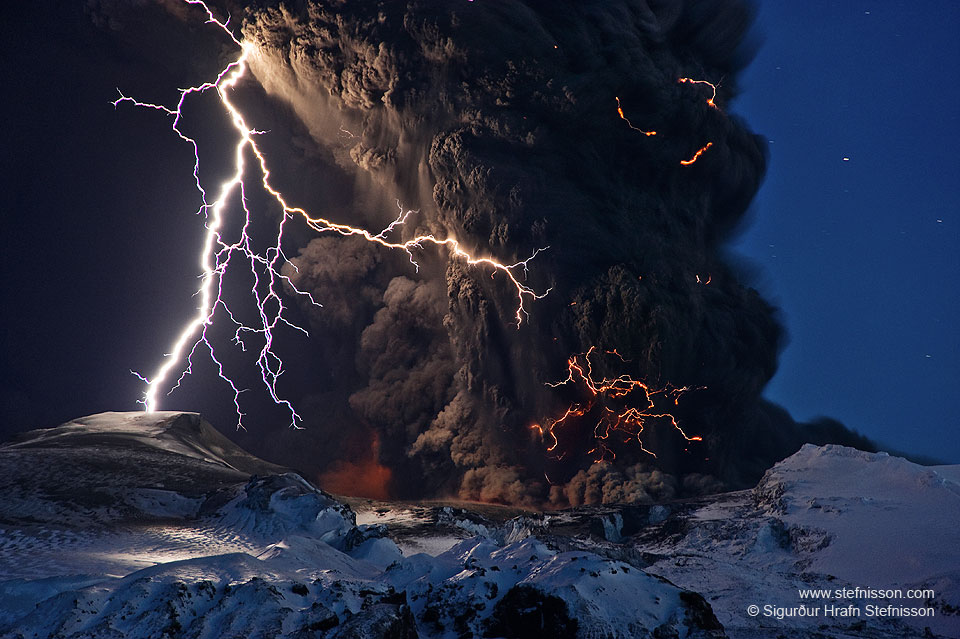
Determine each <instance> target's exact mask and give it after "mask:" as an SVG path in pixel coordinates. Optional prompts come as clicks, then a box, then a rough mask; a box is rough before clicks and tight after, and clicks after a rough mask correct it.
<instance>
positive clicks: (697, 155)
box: [680, 142, 713, 166]
mask: <svg viewBox="0 0 960 639" xmlns="http://www.w3.org/2000/svg"><path fill="white" fill-rule="evenodd" d="M711 146H713V142H707V144H706V146H704V147H702V148H700V149H698V150H697V152H696V153H694V154H693V157H692V158H690V159H689V160H680V164H682V165H683V166H690V165H691V164H693V163H694V162H696V161H697V160H699V159H700V156H701V155H703V152H704V151H706V150H707V149H709V148H710V147H711Z"/></svg>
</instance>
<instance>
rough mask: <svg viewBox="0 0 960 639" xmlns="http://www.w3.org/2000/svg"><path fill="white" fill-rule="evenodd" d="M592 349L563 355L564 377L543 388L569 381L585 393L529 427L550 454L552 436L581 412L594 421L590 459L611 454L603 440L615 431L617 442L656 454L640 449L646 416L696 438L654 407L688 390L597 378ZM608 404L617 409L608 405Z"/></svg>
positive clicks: (553, 444)
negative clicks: (578, 400) (576, 401)
mask: <svg viewBox="0 0 960 639" xmlns="http://www.w3.org/2000/svg"><path fill="white" fill-rule="evenodd" d="M596 350H597V349H596V347H593V346H591V347H590V350H588V351H587V352H586V353H584V354H582V355H574V356H573V357H571V358H569V359H568V360H567V377H566V379H563V380H561V381H559V382H553V383H547V386H550V387H552V388H557V387H559V386H564V385H568V384H570V385H574V386H575V387H577V388H580V389H581V390H582V391H584V392H585V393H586V394H587V395H588V399H587V401H585V402H583V403H579V404H571V405H570V407H569V408H567V410H566V411H565V412H564V414H563V415H561V416H560V417H557V418H556V419H549V420H546V421H545V422H543V424H534V425H533V426H531V429H533V430H535V431H537V432H538V433H539V434H540V436H541V438H542V439H543V441H544V444H545V445H546V449H547V451H548V452H551V453H553V452H554V451H555V450H556V449H557V448H558V446H559V444H560V439H559V438H558V434H562V432H563V430H565V428H567V427H568V424H570V423H571V422H574V421H576V420H578V419H580V418H583V417H586V416H590V417H591V419H595V420H596V421H595V423H594V425H593V441H594V442H595V445H594V447H593V448H592V449H590V450H588V451H586V454H587V455H591V456H593V460H594V461H595V462H600V461H604V460H607V459H608V458H610V459H612V458H615V457H616V454H615V453H614V452H613V449H612V448H611V447H610V446H609V445H607V441H608V440H610V438H611V436H612V435H613V434H615V433H616V434H617V435H618V436H619V439H620V441H622V442H623V443H629V442H634V441H635V442H636V443H637V445H639V447H640V450H642V451H644V452H645V453H648V454H650V455H652V456H654V457H656V454H655V453H653V451H650V450H648V449H647V448H646V447H644V445H643V439H642V437H641V436H642V434H643V430H644V428H645V427H646V425H647V423H648V422H649V421H650V420H652V419H653V420H666V421H668V422H669V423H670V425H671V426H672V427H673V428H675V429H676V430H677V431H678V432H679V433H680V434H681V435H682V436H683V438H684V439H686V440H687V441H701V438H700V437H699V436H688V435H687V434H686V433H685V432H684V430H683V429H682V428H681V427H680V424H679V423H678V422H677V419H676V417H674V416H673V415H672V414H671V413H669V412H665V411H662V410H658V409H657V408H656V405H657V403H658V402H662V401H663V400H665V399H666V400H670V401H672V402H673V404H674V405H675V406H676V405H678V403H679V400H680V397H681V396H682V395H683V394H684V393H686V392H687V391H690V390H691V389H690V388H689V387H683V388H675V387H673V386H667V387H665V388H662V389H652V388H650V387H649V386H648V385H647V384H645V383H644V382H642V381H640V380H636V379H633V378H632V377H630V376H629V375H619V376H617V377H603V378H597V376H596V375H595V374H594V370H593V369H594V364H593V361H592V360H591V356H592V355H594V353H595V351H596ZM606 353H607V354H610V355H616V356H617V357H618V358H619V359H620V360H621V361H624V362H625V361H627V360H624V359H623V357H622V356H621V355H620V353H618V352H617V350H616V349H613V350H609V351H606ZM614 400H616V401H614ZM611 404H612V405H614V406H617V407H616V408H611V406H610V405H611ZM566 452H567V451H561V454H557V453H554V455H555V456H556V457H557V458H558V459H559V458H560V457H562V456H563V455H565V454H566Z"/></svg>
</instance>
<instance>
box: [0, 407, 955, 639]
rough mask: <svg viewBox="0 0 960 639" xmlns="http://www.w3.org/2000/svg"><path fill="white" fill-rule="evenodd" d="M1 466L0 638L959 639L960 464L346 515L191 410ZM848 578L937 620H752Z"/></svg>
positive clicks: (101, 422)
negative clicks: (548, 505) (627, 499)
mask: <svg viewBox="0 0 960 639" xmlns="http://www.w3.org/2000/svg"><path fill="white" fill-rule="evenodd" d="M0 470H2V473H0V485H2V491H3V493H2V494H3V495H4V498H3V500H0V594H2V597H0V637H3V638H7V637H9V638H14V637H16V638H20V637H23V638H27V637H37V638H40V637H70V638H80V637H130V638H133V639H137V638H140V637H144V638H146V637H211V638H213V637H218V638H219V637H297V638H301V637H302V638H306V637H318V638H319V637H324V638H327V637H330V638H333V637H351V638H352V637H370V638H380V637H382V638H387V637H399V638H404V639H406V638H408V637H445V638H446V637H474V636H477V637H479V636H485V637H529V636H542V637H591V638H592V637H624V638H625V637H658V638H665V637H678V638H679V637H768V636H783V637H925V636H926V637H928V636H943V637H956V636H960V632H958V628H960V615H958V612H960V587H958V584H960V537H958V532H957V531H958V528H957V523H960V516H958V515H960V483H958V481H957V479H958V478H960V469H958V468H957V467H940V468H924V467H920V466H916V465H915V464H912V463H910V462H907V461H905V460H902V459H899V458H895V457H889V456H886V455H883V454H878V455H872V454H868V453H862V452H860V451H856V450H853V449H848V448H842V447H832V446H827V447H821V448H817V447H813V446H807V447H805V448H804V449H802V450H801V451H799V452H798V453H797V454H795V455H794V456H792V457H790V458H788V459H787V460H784V461H783V462H781V463H780V464H777V465H776V466H775V467H774V468H772V469H771V470H770V471H768V473H767V474H766V476H765V477H764V478H763V480H762V481H761V482H760V484H759V485H758V486H757V488H756V489H754V490H753V491H741V492H737V493H727V494H724V495H716V496H712V497H707V498H702V499H697V500H687V501H682V502H673V503H667V504H631V505H622V506H609V507H607V506H605V507H598V508H579V509H573V510H569V511H561V512H547V513H518V512H517V511H515V510H509V509H497V508H496V507H485V506H478V507H471V506H468V505H464V504H429V503H428V504H400V503H388V502H372V501H370V500H363V499H350V500H345V501H346V502H347V503H348V504H349V506H348V505H347V503H344V500H338V499H336V498H334V497H333V496H331V495H328V494H326V493H324V492H322V491H321V490H319V489H317V488H316V487H314V486H313V485H312V484H310V483H309V482H308V481H306V480H304V479H303V478H302V477H300V476H299V475H297V474H295V473H292V472H288V471H285V470H284V469H281V468H278V467H275V466H272V465H269V464H267V463H266V462H262V461H261V460H258V459H257V458H255V457H253V456H251V455H249V454H247V453H245V452H244V451H242V450H240V449H239V448H237V447H236V446H234V445H233V444H232V443H230V442H229V440H227V439H226V438H225V437H223V436H222V435H220V434H219V433H217V432H216V430H215V429H213V428H212V427H210V426H209V424H206V422H203V420H202V419H200V417H199V416H197V415H193V414H185V413H154V414H145V413H107V414H102V415H96V416H91V417H88V418H84V419H80V420H75V421H74V422H71V423H69V424H65V425H64V426H60V427H58V428H55V429H48V430H43V431H33V432H31V433H27V434H24V435H23V436H21V437H19V438H18V441H16V442H12V443H8V444H4V445H2V446H0ZM845 586H850V587H851V588H853V587H860V588H874V589H885V590H886V589H897V588H899V589H904V590H906V589H922V590H930V591H933V593H934V595H933V596H932V597H930V598H928V600H924V601H916V600H912V601H906V602H903V601H901V602H900V603H898V604H897V605H901V606H913V607H917V606H921V607H928V608H931V609H933V611H934V613H935V614H934V616H932V617H930V616H925V617H923V618H907V617H903V616H891V615H887V616H873V617H866V616H861V617H859V618H846V617H844V618H840V617H837V616H829V617H825V616H823V615H822V611H821V614H820V615H819V616H818V617H817V618H812V617H809V616H807V617H799V616H795V615H794V616H789V615H779V616H780V617H781V618H777V617H778V615H771V616H767V615H765V614H764V613H763V612H762V611H761V612H760V613H759V614H758V615H756V616H751V615H750V614H749V613H748V612H747V608H748V606H750V605H758V606H760V607H763V606H764V605H765V604H769V605H772V606H775V607H778V608H790V607H797V606H801V605H805V606H808V607H813V606H819V607H820V608H821V609H822V608H823V606H824V605H825V604H826V603H827V602H826V601H824V600H817V601H812V600H804V601H801V597H800V595H799V593H798V590H799V589H800V588H816V589H820V588H823V589H830V590H831V592H832V591H833V590H836V589H839V588H842V587H845ZM834 603H836V602H834ZM843 603H844V605H847V604H851V603H856V604H857V605H860V606H861V608H862V607H863V606H864V605H866V604H867V603H875V604H876V603H882V604H885V605H892V604H894V603H897V602H888V601H886V600H883V601H880V600H878V601H872V602H866V601H846V600H845V601H843Z"/></svg>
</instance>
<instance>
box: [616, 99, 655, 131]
mask: <svg viewBox="0 0 960 639" xmlns="http://www.w3.org/2000/svg"><path fill="white" fill-rule="evenodd" d="M613 99H614V100H616V101H617V114H618V115H619V116H620V119H621V120H623V121H624V122H626V123H627V126H628V127H630V128H631V129H633V130H634V131H639V132H640V133H643V134H644V135H645V136H647V137H651V136H654V135H656V134H657V132H656V131H644V130H643V129H640V128H637V127H635V126H633V123H632V122H630V120H629V119H628V118H627V116H626V115H624V113H623V107H622V106H620V98H618V97H617V96H613Z"/></svg>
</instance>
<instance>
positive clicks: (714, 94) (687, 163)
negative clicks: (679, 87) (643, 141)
mask: <svg viewBox="0 0 960 639" xmlns="http://www.w3.org/2000/svg"><path fill="white" fill-rule="evenodd" d="M677 82H679V83H680V84H703V85H706V86H708V87H710V89H711V90H712V93H711V95H710V97H709V98H707V104H708V105H709V106H710V107H711V108H714V109H716V110H717V111H720V107H718V106H717V103H716V99H717V87H718V86H719V85H717V84H714V83H712V82H708V81H707V80H694V79H693V78H677ZM613 99H614V100H616V101H617V115H619V116H620V119H621V120H623V121H624V122H626V123H627V126H629V127H630V128H631V129H633V130H634V131H639V132H640V133H643V134H644V135H646V136H648V137H649V136H653V135H656V134H657V132H656V131H644V130H643V129H641V128H639V127H636V126H634V125H633V123H632V122H631V121H630V120H629V119H628V118H627V116H626V115H625V114H624V112H623V106H622V105H621V104H620V98H619V97H617V96H614V98H613ZM711 146H713V142H707V143H706V145H704V146H702V147H700V149H698V150H697V152H696V153H694V154H693V156H692V157H690V158H689V159H687V160H680V164H681V165H683V166H690V165H691V164H693V163H694V162H696V161H697V160H699V159H700V156H701V155H703V153H704V151H706V150H707V149H709V148H710V147H711Z"/></svg>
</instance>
